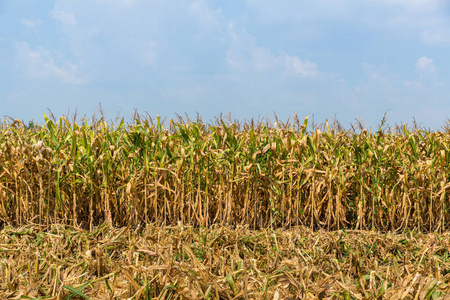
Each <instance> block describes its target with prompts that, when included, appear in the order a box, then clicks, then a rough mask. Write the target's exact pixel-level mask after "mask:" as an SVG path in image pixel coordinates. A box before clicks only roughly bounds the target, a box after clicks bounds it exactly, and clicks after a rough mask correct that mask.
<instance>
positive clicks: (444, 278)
mask: <svg viewBox="0 0 450 300" xmlns="http://www.w3.org/2000/svg"><path fill="white" fill-rule="evenodd" d="M0 238H1V240H0V298H2V299H29V298H25V297H24V296H28V297H31V298H33V297H35V298H38V297H45V296H47V297H48V298H39V299H70V297H71V296H74V295H75V296H76V297H77V298H73V299H83V298H85V299H87V298H89V299H92V300H94V299H411V300H412V299H449V296H448V295H449V294H450V286H449V280H450V258H449V249H450V235H449V234H440V235H438V234H422V233H412V232H410V233H403V234H396V235H394V234H391V233H387V234H380V233H376V232H364V231H359V230H356V231H349V232H345V231H335V232H325V231H318V232H313V231H312V230H311V229H309V228H305V227H298V228H291V229H289V230H281V229H279V230H271V229H265V230H258V231H252V230H249V229H248V228H245V227H240V228H236V229H231V228H226V227H222V228H219V227H217V226H216V227H215V228H210V229H206V228H193V227H191V226H182V225H179V226H174V227H170V226H169V227H160V226H152V225H150V226H147V227H146V228H145V229H143V230H140V229H136V230H129V229H126V228H122V229H109V228H108V226H105V225H103V226H101V227H99V228H95V230H94V231H84V230H79V229H74V228H71V227H70V226H59V225H53V226H51V227H49V228H42V227H39V226H37V225H34V226H33V225H29V226H24V227H9V226H8V227H5V228H4V229H3V230H2V231H1V233H0ZM20 297H22V298H20ZM131 297H134V298H131Z"/></svg>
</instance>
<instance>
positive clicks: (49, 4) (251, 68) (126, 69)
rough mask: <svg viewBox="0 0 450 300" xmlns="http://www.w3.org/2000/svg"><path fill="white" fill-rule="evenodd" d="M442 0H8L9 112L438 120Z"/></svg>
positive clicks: (445, 37)
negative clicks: (100, 112) (101, 109)
mask: <svg viewBox="0 0 450 300" xmlns="http://www.w3.org/2000/svg"><path fill="white" fill-rule="evenodd" d="M449 16H450V5H449V4H446V1H441V0H377V1H375V0H366V1H350V0H348V1H347V0H334V1H331V0H316V1H298V0H279V1H266V0H243V1H236V0H227V1H217V0H210V1H208V0H198V1H181V0H173V1H168V0H167V1H164V0H147V1H140V0H90V1H85V0H76V1H75V0H73V1H70V0H69V1H68V0H66V1H48V0H40V1H36V0H35V1H30V0H14V1H13V0H0V70H1V71H0V103H1V104H2V105H1V109H0V115H1V116H3V115H8V116H11V117H13V118H18V119H21V120H24V121H28V120H34V121H36V122H40V123H41V122H42V121H43V117H42V112H46V111H47V109H50V110H51V111H52V112H53V114H54V115H55V116H60V115H62V114H67V113H68V112H69V113H73V112H74V111H75V110H77V111H78V116H83V115H86V116H91V115H92V114H93V113H94V111H95V110H96V108H98V106H99V103H101V106H102V108H103V109H104V110H105V111H106V113H107V117H110V118H111V119H114V118H115V116H116V115H117V114H120V115H121V116H124V117H126V118H127V117H130V116H131V115H132V113H133V112H134V110H135V109H137V111H138V112H139V113H141V114H144V113H145V112H148V113H149V114H150V115H151V116H156V115H161V116H164V117H169V118H170V117H173V116H174V113H177V114H180V115H184V114H185V113H187V114H188V115H190V116H193V117H195V116H196V113H197V112H198V113H199V114H200V115H201V116H202V118H203V119H204V120H205V121H208V120H211V119H212V118H214V117H216V116H218V115H219V114H220V113H224V114H227V113H228V112H230V113H231V116H232V117H233V118H237V119H241V120H242V119H251V118H255V119H257V118H258V117H265V116H269V117H272V116H273V112H276V114H277V115H278V117H279V118H280V119H281V120H286V119H287V118H288V117H289V116H293V115H294V114H295V113H297V114H298V116H299V117H300V118H304V117H305V116H306V115H308V114H310V115H314V119H315V121H316V122H319V123H320V122H322V121H324V120H325V118H328V119H333V118H334V117H335V116H336V118H337V120H339V121H340V122H341V123H342V125H344V127H346V128H348V125H349V124H350V122H352V123H354V121H355V119H362V120H363V121H364V122H365V123H366V124H367V125H368V126H369V127H371V128H374V127H375V126H376V125H377V124H378V123H379V122H380V120H381V118H382V117H383V114H384V113H385V112H386V111H387V118H388V120H389V123H390V124H392V125H393V124H394V123H400V122H403V123H411V122H412V120H413V118H415V119H416V121H417V122H418V123H421V124H422V125H423V126H425V127H427V128H431V129H433V130H434V129H439V128H440V127H441V126H442V125H444V124H445V122H446V120H447V117H450V113H449V112H450V74H449V72H448V71H449V70H450V58H449V54H448V53H450V23H449V22H450V19H449Z"/></svg>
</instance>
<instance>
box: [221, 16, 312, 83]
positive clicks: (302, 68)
mask: <svg viewBox="0 0 450 300" xmlns="http://www.w3.org/2000/svg"><path fill="white" fill-rule="evenodd" d="M238 31H239V30H238V29H236V28H235V26H234V24H232V23H231V24H230V26H229V35H230V37H231V39H230V47H229V49H228V51H227V63H228V66H229V67H231V68H232V69H234V70H236V71H239V72H244V71H253V72H257V73H261V72H266V71H270V72H274V73H278V74H280V75H281V74H282V73H284V74H287V75H294V76H299V77H301V78H305V77H316V76H317V75H319V71H318V69H317V64H315V63H313V62H310V61H309V60H302V59H301V58H300V57H298V56H292V55H289V54H284V53H282V54H279V55H276V54H274V53H273V52H272V51H271V50H270V49H269V48H266V47H262V46H259V45H258V44H257V42H256V39H255V37H254V36H252V35H250V34H248V33H247V32H246V30H245V29H242V28H241V29H240V32H238Z"/></svg>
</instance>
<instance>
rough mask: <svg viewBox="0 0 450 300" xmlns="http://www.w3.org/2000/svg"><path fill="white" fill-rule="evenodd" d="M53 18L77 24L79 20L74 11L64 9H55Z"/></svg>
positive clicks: (68, 23)
mask: <svg viewBox="0 0 450 300" xmlns="http://www.w3.org/2000/svg"><path fill="white" fill-rule="evenodd" d="M52 18H53V19H55V20H57V21H59V22H61V23H63V24H66V25H76V24H77V20H75V16H74V14H73V12H65V11H63V10H57V11H53V12H52Z"/></svg>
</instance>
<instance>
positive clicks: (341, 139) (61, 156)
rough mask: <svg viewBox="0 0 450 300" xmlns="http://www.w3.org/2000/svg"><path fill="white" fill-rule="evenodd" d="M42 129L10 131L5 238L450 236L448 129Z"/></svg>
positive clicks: (95, 124) (50, 124) (1, 191)
mask: <svg viewBox="0 0 450 300" xmlns="http://www.w3.org/2000/svg"><path fill="white" fill-rule="evenodd" d="M44 119H45V124H43V125H42V126H31V127H30V126H25V125H24V124H23V123H22V122H20V121H17V120H16V121H11V122H6V121H5V122H4V123H3V125H2V126H1V128H0V227H2V226H5V225H14V226H16V225H20V224H29V223H35V224H38V225H41V226H42V225H46V226H48V225H50V224H55V223H58V224H66V225H71V226H76V227H82V228H90V229H92V228H93V226H96V225H98V224H101V223H103V222H107V223H109V224H110V225H113V226H117V227H121V226H132V227H135V226H138V225H139V224H160V225H161V224H165V225H176V224H189V225H190V226H194V227H199V226H200V227H210V226H212V225H230V226H249V228H252V229H260V228H268V227H271V228H280V227H284V228H287V227H291V226H299V225H302V226H307V227H309V228H311V229H314V230H316V229H327V230H338V229H359V230H368V229H375V230H379V231H382V232H387V231H394V232H398V231H402V230H405V229H414V230H419V231H425V232H429V231H439V232H441V231H444V230H448V228H449V225H447V224H448V220H449V219H450V210H449V194H448V192H449V191H448V189H449V188H450V172H449V168H450V154H449V140H450V132H449V131H448V130H446V129H445V128H444V129H443V130H442V131H440V132H432V131H429V130H428V131H427V130H421V129H414V130H412V129H409V128H408V127H407V126H399V127H397V128H395V129H393V130H381V129H379V130H378V131H376V132H370V131H368V130H367V129H363V128H361V130H355V129H353V130H347V131H346V130H344V129H343V128H342V127H341V126H340V125H339V124H338V125H336V124H334V125H331V126H330V124H329V123H328V122H326V123H325V124H322V125H321V126H316V127H315V128H309V127H308V126H309V125H308V117H307V118H305V119H304V120H299V119H298V118H294V120H293V121H292V122H286V123H283V122H279V121H277V122H275V123H271V122H268V121H267V122H253V121H251V122H245V123H239V122H230V121H225V120H224V119H223V118H218V119H216V121H215V122H214V124H206V123H204V122H203V121H201V120H200V119H197V120H195V121H190V120H187V121H184V120H183V119H181V118H180V119H179V120H170V121H168V122H163V121H162V120H161V119H160V118H159V117H157V118H149V117H147V118H141V117H140V116H137V117H136V116H135V117H134V119H133V121H132V122H131V123H126V122H124V119H122V120H120V121H119V122H117V124H112V123H111V122H106V121H105V119H104V118H101V119H99V120H93V121H92V122H90V123H88V121H87V120H86V119H83V120H82V121H80V122H79V124H78V123H77V122H76V121H72V122H71V121H68V119H67V118H65V117H61V118H60V119H59V120H58V119H55V118H48V117H47V116H45V115H44Z"/></svg>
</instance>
